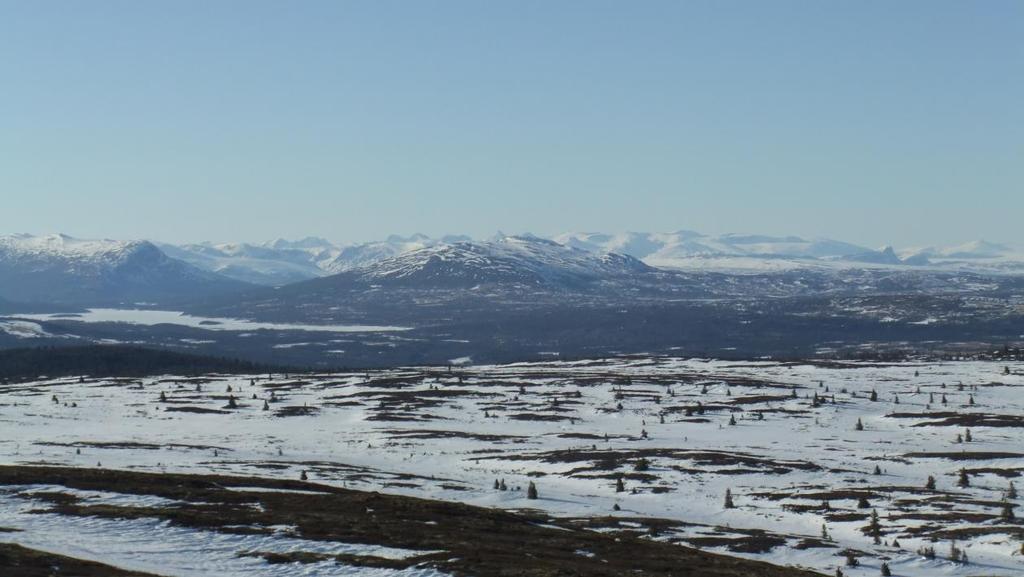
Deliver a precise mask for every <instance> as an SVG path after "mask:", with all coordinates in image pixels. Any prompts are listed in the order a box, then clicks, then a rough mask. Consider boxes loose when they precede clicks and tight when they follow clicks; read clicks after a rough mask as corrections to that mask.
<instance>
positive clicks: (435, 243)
mask: <svg viewBox="0 0 1024 577" xmlns="http://www.w3.org/2000/svg"><path fill="white" fill-rule="evenodd" d="M522 236H523V237H530V238H537V237H533V236H532V235H522ZM501 238H505V235H501V234H499V235H497V236H496V237H495V238H493V239H489V240H485V241H474V240H473V239H471V238H469V237H466V236H445V237H440V238H430V237H427V236H425V235H422V234H416V235H412V236H408V237H402V236H397V235H392V236H390V237H388V238H386V239H384V240H381V241H374V242H367V243H360V244H350V245H336V244H332V243H331V242H329V241H327V240H324V239H321V238H315V237H310V238H306V239H303V240H300V241H294V242H293V241H285V240H276V241H271V242H266V243H262V244H245V243H240V244H212V243H202V244H191V245H168V244H161V245H160V247H161V248H162V249H163V250H164V251H165V252H166V253H167V254H168V255H169V256H172V257H174V258H177V259H180V260H183V261H185V262H188V263H189V264H192V265H194V266H196V267H199V268H202V269H204V270H208V271H211V272H217V273H218V274H222V275H224V276H227V277H230V278H234V279H236V280H241V281H245V282H249V283H253V284H261V285H268V286H281V285H285V284H289V283H293V282H298V281H302V280H308V279H312V278H316V277H323V276H329V275H332V274H337V273H340V272H346V271H351V270H355V269H359V268H362V267H366V266H368V265H375V264H376V263H379V262H381V261H384V260H387V259H389V258H393V257H397V256H400V255H404V254H407V253H411V252H415V251H419V250H421V249H425V248H435V247H451V246H455V245H462V246H463V248H465V247H466V246H467V245H471V244H478V245H483V244H486V243H487V242H489V241H494V240H500V239H501ZM549 240H553V241H554V242H556V243H558V244H561V245H564V246H567V247H571V248H576V249H580V250H582V251H585V252H589V253H594V254H621V255H625V256H629V257H633V258H634V259H637V260H640V261H643V262H644V263H645V264H647V265H649V266H652V267H657V268H665V269H675V270H695V271H703V270H712V271H722V272H769V271H778V270H793V269H802V268H833V269H834V268H855V267H858V266H895V267H900V266H916V267H934V268H944V269H950V270H969V271H976V272H1024V254H1021V253H1018V252H1016V251H1014V250H1013V249H1012V248H1010V247H1008V246H1005V245H1000V244H995V243H990V242H986V241H973V242H970V243H966V244H963V245H958V246H952V247H926V248H907V249H901V250H899V251H897V250H896V249H894V248H892V247H883V248H881V249H877V250H876V249H871V248H868V247H864V246H859V245H856V244H852V243H848V242H843V241H838V240H831V239H811V240H808V239H804V238H801V237H797V236H784V237H772V236H764V235H743V234H725V235H717V236H716V235H704V234H701V233H698V232H693V231H679V232H673V233H637V232H627V233H618V234H607V233H565V234H560V235H557V236H554V237H552V238H551V239H549Z"/></svg>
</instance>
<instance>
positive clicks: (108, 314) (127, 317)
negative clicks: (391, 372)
mask: <svg viewBox="0 0 1024 577" xmlns="http://www.w3.org/2000/svg"><path fill="white" fill-rule="evenodd" d="M17 316H18V318H20V319H29V320H35V321H57V320H66V321H77V322H83V323H127V324H133V325H148V326H153V325H161V324H167V325H179V326H184V327H192V328H197V329H207V330H214V331H258V330H276V331H312V332H327V333H370V332H393V331H406V330H409V329H408V328H407V327H395V326H378V325H330V324H324V325H314V324H296V323H265V322H256V321H248V320H244V319H230V318H221V317H200V316H193V315H189V314H185V313H183V312H178V311H159V310H149V309H111V308H94V309H87V310H86V311H85V312H82V313H32V314H19V315H17ZM5 322H6V321H5ZM8 324H9V323H8ZM37 326H38V325H37Z"/></svg>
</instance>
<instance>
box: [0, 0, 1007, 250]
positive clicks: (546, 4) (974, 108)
mask: <svg viewBox="0 0 1024 577" xmlns="http://www.w3.org/2000/svg"><path fill="white" fill-rule="evenodd" d="M1022 103H1024V2H1019V1H1016V0H986V1H985V2H967V1H945V0H924V1H912V0H902V1H900V2H891V1H889V0H859V1H853V0H848V1H841V2H839V1H837V2H821V1H819V0H804V1H787V0H774V1H772V2H764V1H761V0H751V1H746V2H742V1H734V0H707V1H700V0H670V1H657V0H639V1H636V2H626V1H622V0H618V1H604V0H586V1H577V0H507V1H498V0H495V1H486V2H481V1H479V0H466V1H449V0H423V1H419V0H416V1H410V0H405V1H400V2H399V1H392V0H365V1H344V0H330V1H316V0H301V1H297V2H281V1H276V0H275V1H260V0H239V1H229V0H216V1H210V0H202V1H194V0H174V1H170V0H167V1H156V0H154V1H146V2H139V1H137V0H124V1H110V0H90V1H89V2H80V1H76V0H63V1H54V0H21V1H11V0H0V234H7V233H15V232H29V233H36V234H43V233H53V232H63V233H67V234H71V235H74V236H81V237H87V238H90V237H106V238H124V239H127V238H150V239H156V240H162V241H167V242H191V241H200V240H211V241H218V242H220V241H259V240H266V239H271V238H278V237H286V238H297V237H305V236H308V235H316V236H322V237H325V238H328V239H331V240H334V241H337V242H355V241H363V240H373V239H379V238H383V237H385V236H387V235H389V234H392V233H398V234H409V233H413V232H422V233H426V234H429V235H441V234H446V233H463V234H469V235H472V236H476V237H488V236H491V235H492V234H494V233H495V232H496V231H498V230H501V231H504V232H506V233H520V232H532V233H535V234H541V235H552V234H556V233H559V232H565V231H597V230H600V231H624V230H635V231H674V230H679V229H692V230H698V231H702V232H706V233H711V234H717V233H725V232H743V233H760V234H798V235H803V236H808V237H831V238H839V239H843V240H847V241H850V242H857V243H862V244H866V245H871V246H878V245H882V244H894V245H896V246H922V245H929V244H955V243H959V242H963V241H966V240H971V239H976V238H985V239H988V240H992V241H997V242H1007V243H1012V244H1013V243H1015V244H1024V227H1022V226H1021V216H1022V215H1024V190H1022V183H1024V105H1022Z"/></svg>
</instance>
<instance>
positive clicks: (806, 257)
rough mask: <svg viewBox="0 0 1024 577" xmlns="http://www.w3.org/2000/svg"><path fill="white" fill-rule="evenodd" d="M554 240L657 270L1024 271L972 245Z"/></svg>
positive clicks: (666, 237)
mask: <svg viewBox="0 0 1024 577" xmlns="http://www.w3.org/2000/svg"><path fill="white" fill-rule="evenodd" d="M554 239H555V240H556V241H558V242H560V243H563V244H566V245H569V246H573V247H577V248H580V249H583V250H588V251H593V252H603V251H616V252H621V253H624V254H628V255H630V256H633V257H636V258H638V259H640V260H643V261H644V262H645V263H647V264H649V265H651V266H655V267H661V268H668V269H683V270H701V271H708V270H711V271H723V272H767V271H781V270H796V269H806V268H814V269H836V268H858V267H883V268H888V267H899V268H902V267H908V266H913V267H930V268H933V269H943V270H964V271H972V272H980V273H989V272H1021V271H1024V253H1022V252H1021V251H1015V250H1014V249H1013V248H1011V247H1008V246H1006V245H1002V244H996V243H992V242H987V241H984V240H976V241H972V242H968V243H964V244H961V245H956V246H950V247H927V248H917V249H914V248H911V249H901V250H896V249H894V248H893V247H891V246H886V247H882V248H881V249H878V250H873V249H870V248H867V247H863V246H859V245H856V244H852V243H848V242H843V241H839V240H833V239H804V238H802V237H797V236H784V237H773V236H763V235H744V234H724V235H717V236H712V235H704V234H701V233H698V232H693V231H679V232H673V233H643V232H626V233H617V234H608V233H566V234H561V235H558V236H556V237H554Z"/></svg>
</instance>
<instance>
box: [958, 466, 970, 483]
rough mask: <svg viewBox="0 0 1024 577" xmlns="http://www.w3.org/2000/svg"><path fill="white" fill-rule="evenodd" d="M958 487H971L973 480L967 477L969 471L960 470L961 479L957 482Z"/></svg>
mask: <svg viewBox="0 0 1024 577" xmlns="http://www.w3.org/2000/svg"><path fill="white" fill-rule="evenodd" d="M956 485H957V487H970V486H971V478H970V477H968V476H967V469H960V478H959V479H957V482H956Z"/></svg>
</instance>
